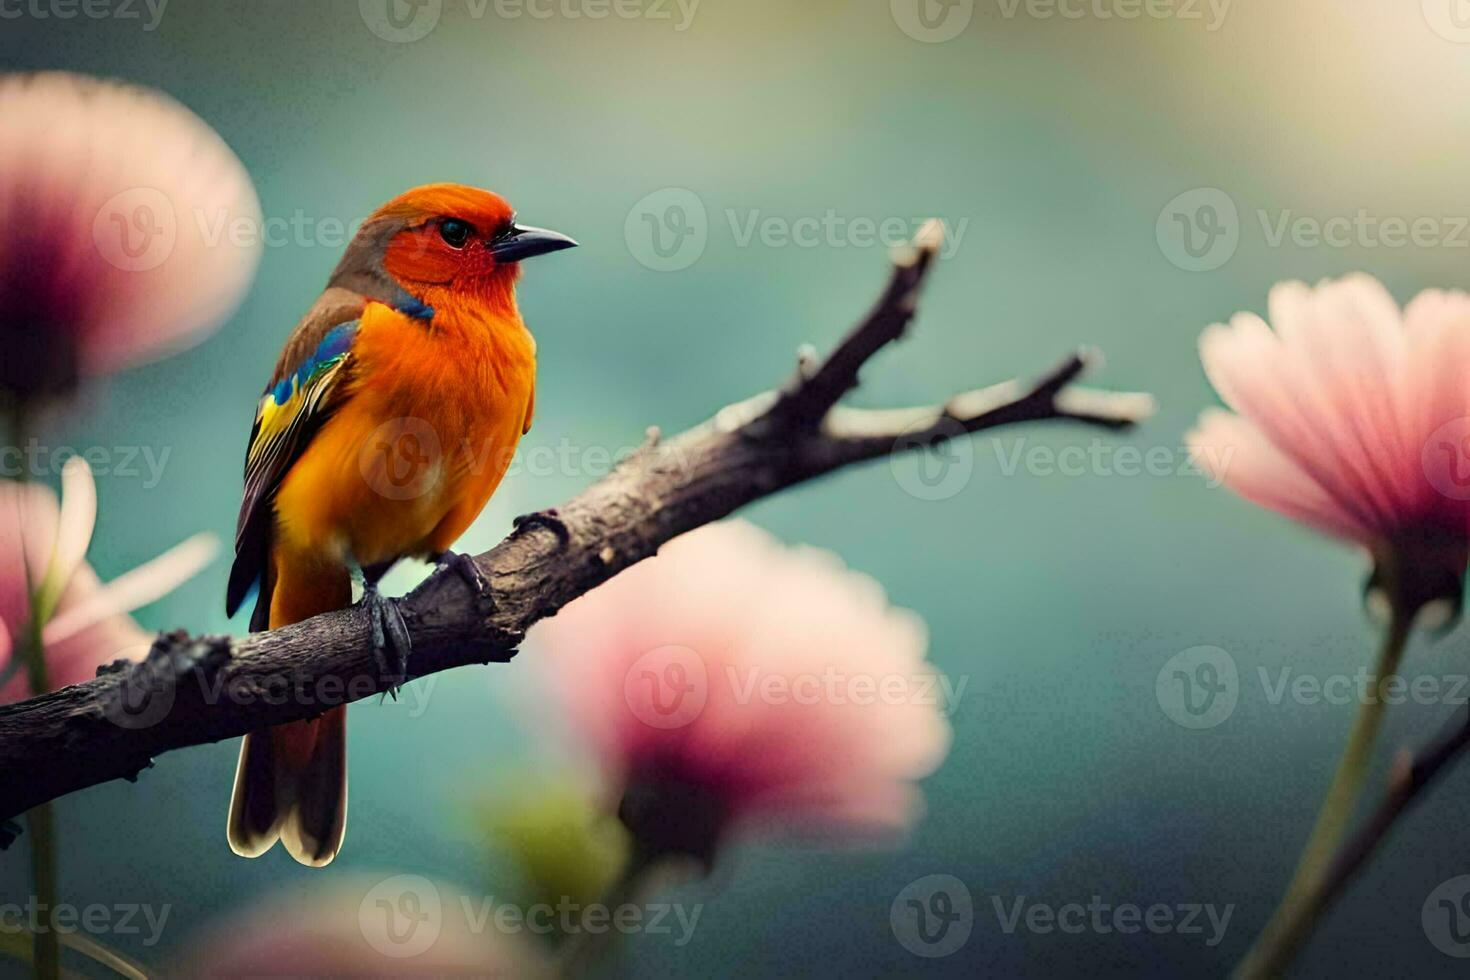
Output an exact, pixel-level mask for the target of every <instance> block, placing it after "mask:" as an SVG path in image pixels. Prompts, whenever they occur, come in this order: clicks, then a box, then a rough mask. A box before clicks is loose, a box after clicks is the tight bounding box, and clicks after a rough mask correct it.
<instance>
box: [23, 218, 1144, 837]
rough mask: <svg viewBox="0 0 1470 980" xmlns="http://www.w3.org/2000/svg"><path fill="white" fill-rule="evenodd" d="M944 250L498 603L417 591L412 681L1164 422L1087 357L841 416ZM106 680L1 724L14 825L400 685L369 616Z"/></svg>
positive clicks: (511, 569)
mask: <svg viewBox="0 0 1470 980" xmlns="http://www.w3.org/2000/svg"><path fill="white" fill-rule="evenodd" d="M942 238H943V226H942V225H940V224H939V223H938V222H931V223H929V224H927V225H925V227H924V228H923V229H922V230H921V231H920V233H919V235H918V236H917V237H916V238H915V240H914V243H913V245H912V246H911V247H909V248H907V249H903V250H900V252H899V253H898V254H896V255H895V259H894V267H893V273H892V277H891V279H890V281H889V284H888V287H887V289H885V290H884V292H883V295H882V297H881V298H880V299H879V301H878V303H877V305H876V306H874V308H873V310H872V311H871V312H870V313H869V314H868V315H867V317H865V318H864V319H863V321H862V322H860V323H859V324H858V325H857V326H856V327H855V328H854V329H853V330H852V331H851V332H850V333H849V334H848V336H847V337H846V338H845V339H844V340H843V341H842V342H841V343H840V344H839V345H838V347H837V348H836V350H834V351H833V352H832V354H831V355H830V356H829V357H827V358H826V359H825V360H824V361H822V362H821V363H819V364H818V363H815V358H814V357H813V356H812V355H811V354H810V353H805V354H803V356H802V357H801V358H800V366H799V368H798V370H797V372H796V376H795V377H794V378H793V379H792V380H791V381H790V382H789V383H788V384H787V385H786V386H785V387H783V388H782V389H781V390H779V391H777V392H767V393H765V394H763V395H759V396H756V397H755V398H752V399H749V400H747V401H745V402H741V403H739V404H737V405H732V406H730V407H728V408H726V409H724V410H722V411H721V412H719V413H718V414H716V415H715V417H714V418H713V419H711V420H710V421H708V422H706V423H705V424H703V425H701V426H698V427H696V428H694V429H691V430H689V431H687V432H684V433H682V434H680V435H678V436H676V437H674V438H672V439H669V440H663V439H661V438H660V436H659V433H658V430H657V429H650V430H649V437H648V440H647V442H645V444H644V445H643V447H642V448H641V449H640V450H639V451H638V452H637V453H635V454H634V455H632V456H630V457H629V458H628V459H626V460H624V461H623V462H622V463H620V464H619V465H618V466H617V467H616V468H615V469H614V470H613V472H611V473H610V474H608V476H606V477H605V478H603V479H602V480H600V481H598V482H597V483H595V484H593V485H592V486H591V487H589V488H587V489H586V490H585V491H583V492H582V493H580V494H578V495H577V496H576V497H574V498H572V499H571V500H570V501H568V502H567V503H565V504H563V505H562V506H561V507H560V508H559V509H558V510H557V511H555V512H554V513H555V516H556V519H557V521H559V522H560V525H561V527H557V526H556V522H540V523H538V522H528V523H526V524H524V525H522V526H521V527H520V528H519V529H518V530H517V531H516V532H514V533H512V534H511V535H510V537H508V538H506V539H505V540H504V541H502V542H501V543H500V544H499V545H497V546H496V547H495V548H493V549H492V550H490V551H489V552H486V553H485V554H483V555H479V556H477V558H476V559H475V560H476V562H477V563H478V565H479V567H480V569H481V570H482V571H483V572H484V575H485V577H486V580H487V581H488V583H489V586H490V592H489V594H488V595H481V594H478V593H477V592H476V591H475V590H474V589H473V588H472V587H471V586H470V585H468V584H467V583H466V581H465V580H464V579H463V577H461V576H457V575H454V574H448V573H439V574H435V575H433V576H431V577H430V578H429V579H428V580H427V581H426V582H424V583H423V584H422V585H420V586H419V587H418V588H417V589H415V590H414V591H413V592H411V593H410V594H409V595H408V596H407V597H405V598H404V600H403V601H402V609H403V612H404V616H405V618H406V620H407V622H408V625H409V630H410V633H411V635H412V638H413V654H412V657H411V658H410V660H409V679H412V678H414V677H422V676H424V675H426V674H431V673H434V672H436V671H441V670H447V669H449V668H451V667H459V666H462V665H465V664H472V663H491V662H504V661H507V660H509V659H510V658H511V656H513V655H514V653H515V652H516V648H517V646H518V645H519V644H520V642H521V640H522V638H523V637H524V636H525V632H526V630H527V629H528V628H529V627H530V626H531V625H532V624H533V623H535V622H537V621H538V620H540V619H544V618H545V617H547V616H551V615H554V614H555V613H556V612H557V610H559V609H560V608H561V607H562V606H564V605H566V604H567V603H568V602H571V601H572V600H573V599H575V598H577V597H578V596H580V595H582V594H583V593H585V592H587V591H589V590H590V589H592V588H594V587H596V586H597V585H599V584H601V583H602V582H605V581H606V580H607V579H609V578H611V577H612V576H614V575H616V574H617V573H618V572H620V571H622V570H623V569H624V568H627V567H628V566H629V565H632V564H634V563H636V562H639V561H642V560H643V559H645V558H648V557H649V556H651V555H653V554H655V553H656V552H657V551H658V548H659V546H660V545H662V544H663V543H664V542H666V541H668V540H669V539H671V538H673V537H675V536H676V535H679V534H682V533H684V532H685V531H689V530H692V529H693V528H696V527H699V526H700V525H702V524H707V523H709V522H711V521H715V520H718V519H719V518H722V517H724V516H725V515H727V514H729V513H730V512H731V511H734V510H735V509H736V508H738V507H741V506H744V505H745V504H748V503H750V502H751V501H754V500H758V499H760V498H762V497H765V496H768V495H770V494H773V493H775V492H777V491H778V490H781V489H783V488H785V487H789V486H791V485H793V484H797V483H801V482H803V481H805V480H809V479H812V478H813V477H817V476H821V475H823V474H826V473H829V472H831V471H833V470H836V469H839V468H841V467H843V466H847V465H849V464H852V463H857V462H861V461H863V460H869V459H874V458H877V457H883V456H887V455H889V454H891V453H894V452H897V451H901V450H906V449H912V448H915V447H923V446H933V445H935V444H937V443H939V442H942V441H943V440H945V439H949V438H953V437H955V436H958V435H962V434H963V433H971V432H980V431H982V430H985V429H991V428H995V427H997V426H1002V425H1010V424H1014V423H1017V422H1028V421H1040V420H1045V419H1057V420H1065V421H1074V422H1081V423H1085V424H1089V425H1096V426H1102V427H1106V428H1110V429H1122V428H1126V427H1128V426H1131V425H1133V424H1134V423H1135V422H1137V421H1139V420H1141V419H1143V418H1145V417H1146V416H1147V415H1149V414H1150V412H1151V411H1152V405H1153V403H1152V400H1151V399H1150V398H1149V397H1148V396H1147V395H1139V394H1115V393H1108V392H1100V391H1081V390H1076V389H1072V388H1070V387H1069V386H1070V384H1071V383H1072V382H1073V381H1074V380H1075V379H1076V378H1077V377H1078V376H1079V375H1081V374H1082V373H1083V372H1084V371H1085V370H1087V369H1088V368H1089V367H1090V366H1091V365H1092V363H1093V359H1092V358H1091V356H1090V355H1088V354H1086V353H1079V354H1076V355H1073V356H1072V357H1069V358H1068V359H1067V360H1066V361H1064V362H1063V363H1062V364H1061V365H1060V366H1058V367H1057V368H1056V369H1055V370H1053V371H1051V372H1049V373H1047V374H1046V375H1044V376H1043V377H1042V378H1041V379H1040V380H1039V381H1037V382H1035V383H1034V384H1030V385H1023V384H1020V383H1017V382H1015V381H1011V382H1006V383H1005V384H1000V385H995V386H993V387H990V388H984V389H980V390H978V391H971V392H967V393H965V394H962V395H958V396H956V397H954V398H952V399H950V400H949V402H948V403H946V404H945V405H942V406H929V407H924V408H910V409H894V410H864V409H855V408H847V407H836V403H837V401H838V399H840V398H841V397H842V396H843V395H844V394H846V393H847V392H848V391H849V390H851V389H852V388H853V387H854V386H856V385H857V383H858V371H859V369H860V368H861V367H862V366H863V365H864V364H866V363H867V361H868V360H869V359H870V358H871V357H872V356H873V355H874V354H876V353H877V352H878V351H879V350H881V349H882V348H883V347H885V346H886V345H888V344H889V343H892V342H893V341H894V340H897V339H898V338H899V337H900V336H902V334H903V332H904V329H905V328H906V326H907V324H908V322H909V321H910V320H911V319H912V317H913V315H914V312H915V309H916V307H917V299H918V293H919V290H920V288H921V287H922V285H923V283H924V280H925V278H926V277H927V274H928V272H929V270H930V269H931V267H932V263H933V259H934V257H935V254H936V253H937V251H938V249H939V246H940V244H941V242H942ZM548 513H552V512H548ZM548 524H549V525H550V526H548ZM563 528H564V532H563V530H562V529H563ZM100 673H101V676H99V677H98V678H97V679H96V680H92V681H89V682H87V683H85V684H78V685H75V686H73V687H68V688H64V689H62V690H60V691H56V692H54V693H51V694H46V695H42V696H40V697H35V698H32V699H30V700H28V701H24V702H21V703H19V704H13V705H9V706H6V707H0V821H4V820H6V819H7V818H9V817H13V816H16V815H18V814H20V813H23V812H25V811H26V810H29V809H30V808H32V807H34V806H36V805H38V804H40V803H43V802H45V801H47V800H51V799H54V798H56V797H58V796H61V795H63V794H66V793H70V792H74V791H76V790H79V789H83V788H85V787H87V786H93V785H96V784H98V783H102V782H106V781H108V780H111V779H116V778H119V777H122V778H128V779H136V778H137V776H138V774H139V773H140V772H141V771H142V770H143V769H146V768H148V767H149V766H151V765H152V763H153V759H154V757H155V756H157V755H159V754H161V753H163V752H168V751H170V750H172V749H178V748H183V747H185V746H190V745H200V744H203V743H206V742H213V741H218V740H219V739H223V738H231V737H234V736H238V735H243V734H245V733H247V732H251V731H256V730H258V729H262V728H265V727H268V726H271V725H280V724H283V723H286V722H290V721H297V720H300V719H304V718H310V717H313V716H315V715H318V714H320V713H322V712H323V711H326V710H328V709H329V708H333V707H336V706H337V705H340V704H345V703H348V702H350V701H356V700H359V699H362V698H365V697H369V696H371V695H373V694H377V693H379V692H382V691H384V690H386V689H387V688H388V687H389V686H390V684H391V679H387V678H383V677H381V676H380V674H379V672H378V670H377V668H376V666H375V663H374V658H373V654H372V651H371V647H370V642H369V627H368V624H367V622H366V620H365V619H364V617H363V615H362V613H361V612H360V611H359V610H358V609H356V608H352V609H344V610H341V611H338V612H333V613H328V614H325V615H322V616H317V617H315V618H313V619H310V620H307V621H305V622H302V623H297V624H295V625H292V626H286V627H282V628H280V629H274V630H270V631H269V632H263V633H255V634H251V635H249V636H245V637H235V638H231V637H224V636H197V637H196V636H190V635H189V634H187V633H184V632H182V631H178V632H172V633H164V634H162V635H160V636H159V637H158V638H157V640H156V641H155V643H154V645H153V648H152V650H151V651H150V652H149V654H148V656H147V658H146V659H145V660H144V661H142V662H139V663H127V662H119V663H118V664H114V665H113V667H112V668H110V669H104V671H103V672H100ZM0 826H3V825H0ZM0 837H3V831H0Z"/></svg>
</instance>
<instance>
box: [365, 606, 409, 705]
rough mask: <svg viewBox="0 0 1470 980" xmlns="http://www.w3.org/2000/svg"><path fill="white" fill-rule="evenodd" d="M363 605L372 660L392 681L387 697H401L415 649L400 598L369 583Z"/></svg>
mask: <svg viewBox="0 0 1470 980" xmlns="http://www.w3.org/2000/svg"><path fill="white" fill-rule="evenodd" d="M362 608H363V612H364V613H365V614H366V615H367V618H368V625H369V627H371V629H372V634H373V659H374V660H375V661H377V664H378V670H379V671H380V672H381V674H382V676H383V677H384V678H385V679H386V680H387V681H388V682H389V686H388V689H387V690H386V691H385V692H384V695H385V696H391V697H392V698H393V700H395V701H397V700H398V688H399V685H401V684H402V683H403V681H404V679H405V678H406V677H407V676H408V655H409V654H410V653H412V652H413V638H412V637H411V636H410V635H409V632H408V623H407V622H405V621H404V619H403V610H401V609H399V608H398V600H397V599H393V598H390V597H388V596H385V595H383V593H381V592H379V591H378V588H377V586H375V585H369V586H367V587H366V588H365V589H364V590H363V593H362ZM390 658H391V659H390Z"/></svg>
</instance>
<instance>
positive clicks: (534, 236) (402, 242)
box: [331, 184, 577, 310]
mask: <svg viewBox="0 0 1470 980" xmlns="http://www.w3.org/2000/svg"><path fill="white" fill-rule="evenodd" d="M576 244H577V243H576V242H575V241H573V240H572V239H570V238H568V237H567V236H566V235H563V234H560V233H559V232H554V231H548V230H546V229H544V228H534V227H531V226H528V225H524V224H520V223H519V222H517V221H516V215H515V211H514V210H512V209H511V206H510V205H509V204H508V203H506V201H505V199H504V198H503V197H501V196H500V195H498V194H494V193H491V192H490V191H486V190H480V189H479V188H477V187H465V186H463V185H460V184H426V185H424V186H423V187H416V188H414V189H413V190H411V191H408V192H407V193H405V194H401V195H399V196H398V197H396V198H394V199H393V200H391V201H389V202H388V203H387V204H385V205H383V206H382V207H381V208H379V209H378V210H377V211H375V212H373V215H372V217H370V218H368V220H367V221H365V222H364V223H363V225H362V228H361V229H360V230H359V231H358V233H357V235H356V236H355V237H354V238H353V241H352V244H351V245H350V246H348V249H347V252H346V254H345V255H343V257H342V261H341V263H340V264H339V265H338V266H337V271H336V272H335V273H333V275H332V281H331V285H334V286H344V287H346V288H348V289H353V290H356V291H357V292H360V293H362V294H364V295H366V296H368V297H370V298H372V299H377V300H380V301H382V302H387V303H390V304H392V305H399V306H401V305H402V304H403V302H404V301H405V300H409V299H411V300H413V301H417V302H418V303H421V304H426V305H428V306H435V305H438V304H441V303H444V302H446V301H448V302H453V301H464V302H488V303H490V304H492V305H501V304H505V305H506V306H507V308H508V309H511V310H513V309H514V295H515V294H514V289H515V282H516V279H517V278H518V277H519V275H520V262H521V260H522V259H528V258H531V257H532V256H535V255H545V254H546V253H548V252H556V251H560V250H561V249H564V248H572V247H574V246H575V245H576ZM403 294H407V295H406V296H404V295H403Z"/></svg>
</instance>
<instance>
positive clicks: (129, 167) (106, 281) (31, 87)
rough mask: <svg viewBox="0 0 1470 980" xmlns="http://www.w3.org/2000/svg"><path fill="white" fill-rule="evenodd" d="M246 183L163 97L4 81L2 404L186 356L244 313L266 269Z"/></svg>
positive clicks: (88, 82) (226, 155)
mask: <svg viewBox="0 0 1470 980" xmlns="http://www.w3.org/2000/svg"><path fill="white" fill-rule="evenodd" d="M259 227H260V205H259V202H258V201H257V199H256V196H255V190H254V188H253V186H252V185H251V182H250V178H249V176H248V175H247V174H246V172H245V168H244V167H243V166H242V165H241V163H240V161H239V160H238V159H237V158H236V157H235V155H234V153H233V152H231V150H230V148H229V147H228V146H226V145H225V143H224V141H223V140H221V139H220V137H219V136H218V135H217V134H216V133H215V132H214V131H213V130H212V129H210V128H209V126H207V125H206V124H205V123H204V122H202V121H201V120H200V119H199V118H198V117H196V116H195V115H194V114H193V113H191V112H190V111H189V110H187V109H185V108H184V107H183V106H181V105H179V104H178V103H177V102H175V101H173V100H172V99H170V98H168V97H167V96H165V95H162V94H161V93H157V92H152V91H148V90H145V89H141V88H136V87H133V86H129V85H122V84H117V83H112V82H105V81H100V80H97V79H93V78H88V77H86V76H82V75H72V74H65V73H61V72H47V73H42V74H35V75H5V76H0V229H3V231H0V345H3V347H4V349H5V352H6V354H5V358H4V359H3V361H0V391H3V390H4V389H9V390H10V391H11V392H12V393H13V394H16V395H19V396H20V397H21V398H22V399H30V398H33V397H35V396H38V395H45V394H56V393H63V392H65V391H66V390H67V389H68V388H69V387H70V386H71V385H72V384H74V383H75V382H76V381H77V380H78V379H79V378H82V377H86V376H89V375H97V374H102V373H106V372H110V371H115V370H117V369H119V368H121V367H124V366H127V365H130V364H136V363H138V362H140V361H144V360H147V359H149V358H153V357H157V356H160V355H162V354H166V353H169V352H172V351H176V350H179V349H181V348H183V347H185V346H188V345H189V344H191V343H193V342H195V341H197V340H198V339H200V338H201V336H202V335H203V333H205V332H207V331H208V330H209V329H210V328H212V327H213V326H215V325H217V324H218V323H219V322H221V321H222V320H223V319H224V318H225V317H227V316H228V315H229V314H230V313H231V312H233V310H234V309H235V307H236V306H237V305H238V304H239V302H240V299H241V298H242V297H243V295H244V293H245V290H246V288H247V287H248V286H249V284H250V281H251V279H252V277H253V275H254V272H255V267H256V264H257V262H258V260H259V254H260V249H259V236H258V235H254V236H250V237H246V236H240V235H238V234H233V233H232V229H233V231H235V232H238V230H239V229H240V228H247V229H258V228H259Z"/></svg>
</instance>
